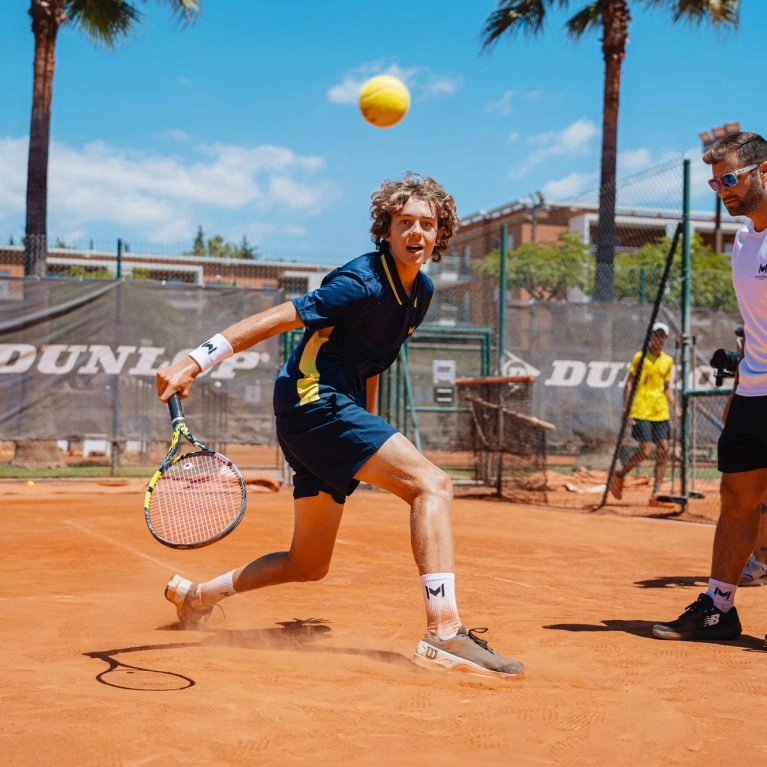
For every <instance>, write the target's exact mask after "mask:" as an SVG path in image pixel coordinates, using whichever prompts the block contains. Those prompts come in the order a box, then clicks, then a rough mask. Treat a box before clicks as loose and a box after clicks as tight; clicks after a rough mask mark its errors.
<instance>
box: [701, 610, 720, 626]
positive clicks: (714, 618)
mask: <svg viewBox="0 0 767 767" xmlns="http://www.w3.org/2000/svg"><path fill="white" fill-rule="evenodd" d="M721 617H722V614H721V613H711V615H707V616H706V617H705V618H704V619H703V626H704V627H705V628H710V627H711V626H716V624H717V623H719V619H720V618H721Z"/></svg>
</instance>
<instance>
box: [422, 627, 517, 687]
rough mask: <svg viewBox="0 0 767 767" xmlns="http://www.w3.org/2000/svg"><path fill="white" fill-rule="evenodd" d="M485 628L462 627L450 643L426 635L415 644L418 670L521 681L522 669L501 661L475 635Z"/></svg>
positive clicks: (508, 661) (484, 642)
mask: <svg viewBox="0 0 767 767" xmlns="http://www.w3.org/2000/svg"><path fill="white" fill-rule="evenodd" d="M486 631H487V629H486V628H473V629H467V628H466V627H465V626H461V628H460V629H458V633H457V634H456V635H455V636H454V637H452V639H438V638H437V637H436V636H435V635H434V634H432V633H431V632H427V633H426V634H425V635H424V638H423V639H422V640H421V641H420V642H419V643H418V647H417V648H416V651H415V655H414V656H413V660H414V661H415V662H416V663H417V664H418V665H419V666H426V667H428V668H442V669H446V670H451V669H460V670H462V671H469V672H473V673H479V674H487V675H490V676H502V677H517V678H519V677H522V676H524V673H525V667H524V666H523V665H522V663H521V661H518V660H514V658H504V657H503V656H502V655H498V653H496V652H495V651H494V650H493V649H491V648H490V647H489V646H488V644H487V642H486V641H485V640H484V639H480V638H479V637H478V636H477V634H484V633H485V632H486Z"/></svg>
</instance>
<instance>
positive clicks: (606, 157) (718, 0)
mask: <svg viewBox="0 0 767 767" xmlns="http://www.w3.org/2000/svg"><path fill="white" fill-rule="evenodd" d="M641 1H642V0H638V2H641ZM630 4H631V3H630V0H594V1H593V2H590V3H588V4H587V5H586V6H585V7H583V8H581V10H579V11H578V12H577V13H576V14H575V15H574V16H573V17H572V18H570V19H568V21H567V22H566V27H567V31H568V34H569V35H570V36H571V37H573V38H574V39H579V38H580V37H581V35H583V33H584V32H586V31H587V30H596V29H598V30H601V32H602V39H601V43H602V57H603V58H604V61H605V76H604V83H603V97H602V159H601V168H600V179H599V226H598V230H597V261H596V279H595V285H594V299H595V300H596V301H601V302H607V301H611V300H612V298H613V262H614V254H615V185H616V178H615V167H616V160H617V154H618V103H619V99H620V90H621V67H622V66H623V59H624V58H625V56H626V44H627V42H628V30H629V24H630V22H631V14H630V13H629V5H630ZM644 4H645V5H646V6H651V7H665V8H667V9H668V10H670V11H671V16H672V20H673V21H674V22H675V23H676V22H677V21H682V20H684V21H688V22H691V23H692V24H695V25H700V24H702V23H703V22H709V23H711V24H712V25H714V26H716V25H720V24H724V25H730V26H731V27H737V26H738V20H739V13H740V0H650V1H649V2H648V0H644ZM555 5H557V6H559V7H561V8H565V7H567V6H568V5H569V0H499V3H498V7H497V8H496V10H495V11H493V13H491V14H490V16H488V18H487V21H486V22H485V26H484V29H483V30H482V43H483V45H482V47H483V48H485V49H487V48H489V47H491V46H492V45H493V44H494V43H496V42H497V41H498V40H499V38H500V37H501V36H502V35H504V34H506V33H507V32H508V33H509V34H510V35H511V34H514V33H515V32H522V33H526V34H531V35H537V34H539V33H540V32H541V31H542V29H543V24H544V20H545V17H546V11H547V10H548V9H549V8H551V7H552V6H555Z"/></svg>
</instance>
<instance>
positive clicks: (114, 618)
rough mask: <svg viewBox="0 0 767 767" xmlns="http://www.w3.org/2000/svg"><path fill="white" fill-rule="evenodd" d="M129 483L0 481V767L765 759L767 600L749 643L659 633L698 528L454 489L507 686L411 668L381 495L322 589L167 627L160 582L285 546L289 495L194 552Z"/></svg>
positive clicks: (696, 560) (694, 563)
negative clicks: (655, 634) (515, 674)
mask: <svg viewBox="0 0 767 767" xmlns="http://www.w3.org/2000/svg"><path fill="white" fill-rule="evenodd" d="M143 489H144V485H143V483H142V482H140V481H134V480H131V481H130V482H128V483H126V484H120V483H116V484H99V483H97V482H90V483H88V482H81V481H78V482H74V481H70V482H45V481H39V482H36V483H35V484H34V485H32V486H30V485H27V484H26V483H25V482H23V481H20V482H4V483H0V504H1V505H2V510H3V514H2V515H0V529H1V530H2V539H3V554H4V556H3V563H4V567H3V588H2V606H3V613H2V616H3V638H4V642H3V647H4V649H3V655H2V661H3V673H2V701H3V708H2V711H3V716H2V727H0V748H1V749H2V750H1V752H0V753H2V757H1V758H0V761H2V763H3V764H9V765H93V766H94V767H96V766H97V767H102V766H103V765H142V767H160V766H161V765H162V766H163V767H166V766H167V765H235V766H237V767H239V766H240V765H249V766H250V765H254V764H258V765H304V764H306V765H310V764H311V765H317V764H325V765H333V766H335V765H398V767H403V766H406V765H419V766H420V765H424V764H426V765H428V764H433V765H440V767H445V766H449V765H467V764H478V765H568V766H569V765H636V764H643V765H693V764H705V765H732V764H757V763H761V762H762V761H764V759H765V757H766V756H767V740H766V739H765V735H766V734H767V723H765V718H764V716H763V715H762V711H763V708H764V706H763V698H764V686H765V681H764V680H765V676H767V674H766V673H765V672H766V670H767V654H765V653H764V652H763V651H762V650H761V645H762V639H763V636H764V633H765V632H766V631H767V589H764V590H762V588H750V589H741V590H740V591H739V592H738V607H739V611H740V614H741V621H742V623H743V626H744V635H743V636H742V637H741V638H740V639H739V640H736V641H733V642H726V643H725V642H723V643H719V644H699V643H683V642H664V641H660V640H654V639H652V638H651V637H650V625H651V623H652V622H654V621H657V620H668V619H671V618H673V617H675V616H676V615H677V614H678V613H679V612H681V611H682V609H683V608H684V607H685V606H686V605H687V604H689V603H691V602H692V601H694V599H695V598H696V596H697V594H698V593H699V592H700V591H701V590H703V589H704V588H705V582H706V575H707V569H708V560H709V554H710V547H711V539H712V535H713V528H712V526H711V525H710V524H696V523H690V522H679V521H670V520H658V519H646V518H632V517H625V516H620V515H619V514H614V513H608V512H609V510H604V511H603V512H600V513H592V514H589V513H585V512H582V511H574V510H556V509H552V508H545V507H543V508H542V507H535V508H533V507H526V506H519V505H514V504H508V503H503V502H498V501H490V500H476V499H458V500H456V502H455V507H454V521H455V531H456V548H457V555H458V580H457V588H458V597H459V604H460V606H461V613H462V619H463V621H464V622H465V623H466V624H467V625H469V626H489V627H490V632H489V633H488V634H486V635H485V636H486V638H488V639H489V641H490V643H491V645H493V646H495V647H496V648H497V649H499V650H500V651H503V652H504V653H506V654H510V655H514V656H516V657H519V658H521V659H523V660H524V661H525V664H526V669H527V676H526V678H525V679H523V680H519V681H504V680H499V679H484V678H480V677H476V676H469V675H466V674H459V673H454V672H453V673H448V672H432V671H428V670H424V669H421V668H419V667H417V666H415V665H414V664H413V663H412V662H411V654H412V652H413V650H414V648H415V645H416V643H417V641H418V639H419V637H420V635H421V634H422V632H423V627H424V615H423V607H422V602H421V596H420V589H419V584H418V580H417V573H416V570H415V566H414V564H413V562H412V558H411V554H410V546H409V538H408V530H407V519H408V511H407V508H406V507H405V505H404V504H403V503H401V502H399V501H397V500H396V499H392V498H391V497H389V496H387V495H385V494H383V493H377V492H369V491H359V492H358V493H357V494H355V495H354V496H353V497H352V498H351V500H350V502H349V504H348V507H347V513H346V516H345V519H344V521H343V523H342V526H341V531H340V535H339V541H338V545H337V547H336V555H335V559H334V563H333V567H332V568H331V572H330V574H329V575H328V577H327V578H326V579H325V580H324V581H322V582H320V583H312V584H291V585H286V586H282V587H277V588H273V589H267V590H264V591H261V592H255V593H250V594H247V595H241V596H236V597H234V598H232V599H230V600H227V601H226V602H225V603H224V610H225V615H219V616H217V617H216V618H214V619H213V620H212V621H211V623H209V624H208V626H207V627H206V628H205V630H195V631H179V630H178V629H177V626H176V623H175V613H174V610H173V608H172V607H171V606H170V605H169V604H168V603H167V602H166V601H165V600H164V599H163V596H162V591H163V587H164V584H165V582H166V580H167V578H168V576H169V575H170V574H171V573H173V572H174V571H180V572H182V573H184V574H186V575H188V576H189V577H192V578H194V579H201V578H206V577H210V576H212V575H215V574H218V573H219V572H222V571H224V570H225V569H229V568H232V567H234V566H236V565H239V564H241V563H244V562H245V561H248V560H249V559H251V558H252V557H253V556H255V555H257V554H260V553H264V552H267V551H271V550H275V549H282V548H285V547H286V546H287V545H288V543H289V541H290V531H291V522H292V512H291V499H290V495H289V493H288V492H287V491H286V490H282V491H280V492H279V493H269V492H267V491H265V490H263V491H262V490H260V489H259V488H257V487H254V488H253V489H252V491H251V495H250V502H249V509H248V512H247V514H246V517H245V520H244V521H243V523H242V524H241V526H240V527H239V528H238V529H237V530H236V531H235V532H234V533H233V534H232V535H231V536H230V537H229V538H227V539H225V540H224V541H221V542H219V543H217V544H215V545H213V546H211V547H209V548H207V549H201V550H198V551H173V550H171V549H168V548H164V547H162V546H161V545H160V544H158V543H157V542H156V541H154V539H153V538H152V537H151V536H150V535H149V533H148V531H147V530H146V528H145V526H144V520H143V513H142V507H143Z"/></svg>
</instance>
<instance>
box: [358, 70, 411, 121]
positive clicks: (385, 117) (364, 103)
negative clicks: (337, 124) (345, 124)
mask: <svg viewBox="0 0 767 767" xmlns="http://www.w3.org/2000/svg"><path fill="white" fill-rule="evenodd" d="M359 104H360V112H362V116H363V117H364V118H365V120H366V121H367V122H369V123H370V124H371V125H375V126H376V128H390V127H391V126H392V125H396V124H397V123H398V122H399V121H400V120H401V119H402V118H403V117H404V116H405V115H406V114H407V110H408V109H409V108H410V91H408V89H407V87H406V86H405V83H403V82H402V80H399V79H397V78H396V77H392V76H391V75H377V76H376V77H371V78H370V80H368V81H367V82H366V83H365V84H364V85H363V86H362V89H361V90H360V99H359Z"/></svg>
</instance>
